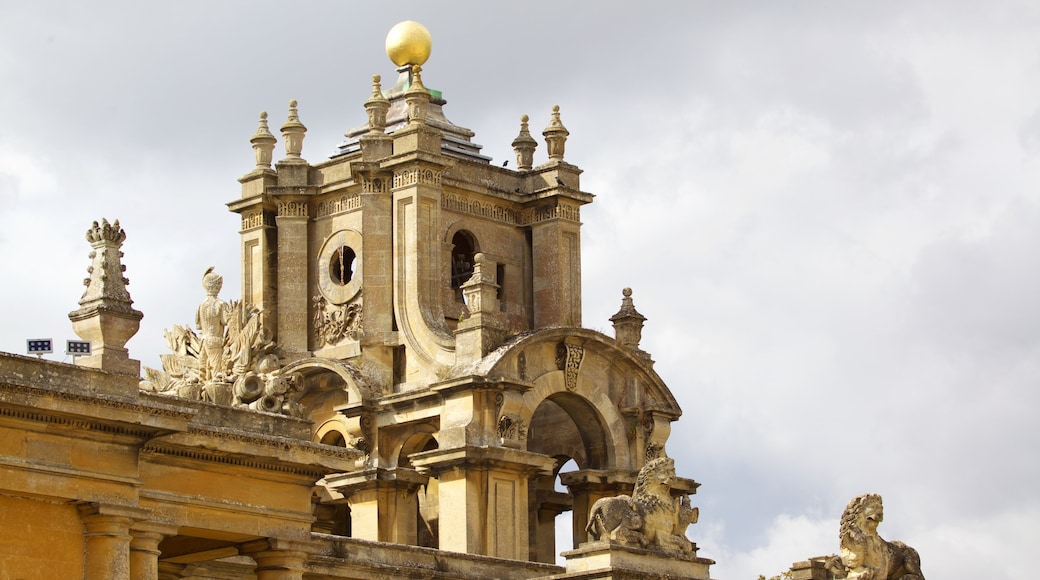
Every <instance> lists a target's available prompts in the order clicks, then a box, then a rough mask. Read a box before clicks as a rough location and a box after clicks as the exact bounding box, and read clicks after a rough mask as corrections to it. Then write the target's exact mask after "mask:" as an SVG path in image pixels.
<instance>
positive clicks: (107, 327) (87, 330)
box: [69, 219, 144, 376]
mask: <svg viewBox="0 0 1040 580" xmlns="http://www.w3.org/2000/svg"><path fill="white" fill-rule="evenodd" d="M124 240H126V232H124V231H123V229H122V228H120V227H119V220H116V221H115V222H114V223H113V224H109V223H108V220H105V219H102V220H101V224H100V225H98V223H97V222H94V224H93V225H92V226H91V227H90V229H88V230H87V242H89V243H90V246H91V247H92V248H93V251H91V252H90V259H91V264H90V267H89V268H87V272H88V273H90V277H89V278H86V279H84V280H83V284H84V285H85V286H86V287H87V289H86V290H85V291H84V292H83V297H82V298H80V300H79V305H80V308H79V310H74V311H73V312H70V313H69V320H71V321H72V329H73V330H74V331H75V332H76V334H77V335H79V337H80V338H82V339H83V340H86V341H89V342H90V348H91V352H92V354H91V355H90V356H88V357H82V358H80V359H79V360H78V361H77V363H76V364H79V365H82V366H87V367H93V368H99V369H102V370H105V371H110V372H115V373H121V374H127V375H133V376H139V375H140V373H141V363H140V361H136V360H132V359H130V357H129V353H128V352H127V350H126V349H125V348H124V347H123V345H125V344H126V341H128V340H130V338H131V337H133V336H134V335H135V334H137V329H138V328H140V325H141V318H143V317H144V315H143V314H141V312H139V311H137V310H134V309H133V308H132V307H131V305H132V304H133V303H134V301H133V300H131V299H130V293H129V292H128V291H127V289H126V286H127V284H129V283H130V281H129V280H127V279H126V278H125V277H124V276H123V272H124V271H125V270H126V266H124V265H123V263H122V261H121V258H122V257H123V252H121V251H120V250H119V248H120V247H121V246H122V245H123V241H124Z"/></svg>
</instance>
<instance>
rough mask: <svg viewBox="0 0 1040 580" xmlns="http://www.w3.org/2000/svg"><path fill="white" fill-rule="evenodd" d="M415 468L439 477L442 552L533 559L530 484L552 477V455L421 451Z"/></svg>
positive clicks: (473, 450)
mask: <svg viewBox="0 0 1040 580" xmlns="http://www.w3.org/2000/svg"><path fill="white" fill-rule="evenodd" d="M411 460H412V464H413V465H415V466H416V468H418V469H419V470H420V471H427V472H429V473H431V475H435V476H436V477H437V479H438V486H437V491H438V495H439V498H438V501H439V503H440V535H439V540H440V543H439V548H440V549H442V550H448V551H452V552H465V553H468V554H481V555H485V556H494V557H497V558H508V559H511V560H528V559H529V557H530V554H529V553H528V549H529V545H530V544H529V539H528V534H529V532H530V530H529V526H528V509H529V502H528V481H529V479H530V477H531V476H532V475H533V474H535V473H551V472H552V469H553V466H554V461H553V459H552V458H551V457H546V456H544V455H539V454H537V453H528V452H526V451H519V450H516V449H508V448H504V447H464V448H458V449H445V450H440V449H438V450H434V451H427V452H425V453H417V454H414V455H412V456H411Z"/></svg>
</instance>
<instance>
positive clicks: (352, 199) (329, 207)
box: [318, 194, 361, 217]
mask: <svg viewBox="0 0 1040 580" xmlns="http://www.w3.org/2000/svg"><path fill="white" fill-rule="evenodd" d="M357 209H361V196H360V195H358V194H354V195H341V196H339V197H337V198H335V199H329V200H325V201H320V202H318V217H327V216H330V215H336V214H341V213H345V212H348V211H353V210H357Z"/></svg>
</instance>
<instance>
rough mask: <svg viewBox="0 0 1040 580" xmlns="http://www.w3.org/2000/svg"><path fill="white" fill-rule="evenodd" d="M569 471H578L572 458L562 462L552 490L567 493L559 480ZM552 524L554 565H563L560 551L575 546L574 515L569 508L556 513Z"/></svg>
mask: <svg viewBox="0 0 1040 580" xmlns="http://www.w3.org/2000/svg"><path fill="white" fill-rule="evenodd" d="M571 471H578V464H577V463H575V461H574V460H573V459H569V460H568V461H567V463H564V464H563V465H562V466H561V467H560V469H559V470H557V472H556V477H555V478H554V485H553V489H554V491H556V492H558V493H568V490H567V486H565V485H563V483H562V482H561V480H560V474H562V473H569V472H571ZM554 524H555V527H556V565H558V566H563V565H565V564H566V561H565V560H564V558H563V557H561V556H560V553H561V552H565V551H567V550H573V549H574V548H575V547H576V546H575V545H574V515H573V514H572V513H571V510H567V511H564V512H560V513H559V514H557V515H556V521H555V522H554Z"/></svg>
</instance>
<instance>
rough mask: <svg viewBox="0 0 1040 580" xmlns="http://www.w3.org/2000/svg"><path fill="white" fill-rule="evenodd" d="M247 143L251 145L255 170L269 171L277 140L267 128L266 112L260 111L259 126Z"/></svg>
mask: <svg viewBox="0 0 1040 580" xmlns="http://www.w3.org/2000/svg"><path fill="white" fill-rule="evenodd" d="M249 142H250V143H252V144H253V153H254V154H255V155H256V168H257V169H270V168H271V159H272V157H273V152H274V144H275V143H277V142H278V139H276V138H275V136H274V135H273V134H271V130H270V129H269V128H268V127H267V111H260V126H259V127H258V128H257V130H256V134H255V135H253V137H252V138H251V139H250V140H249Z"/></svg>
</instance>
